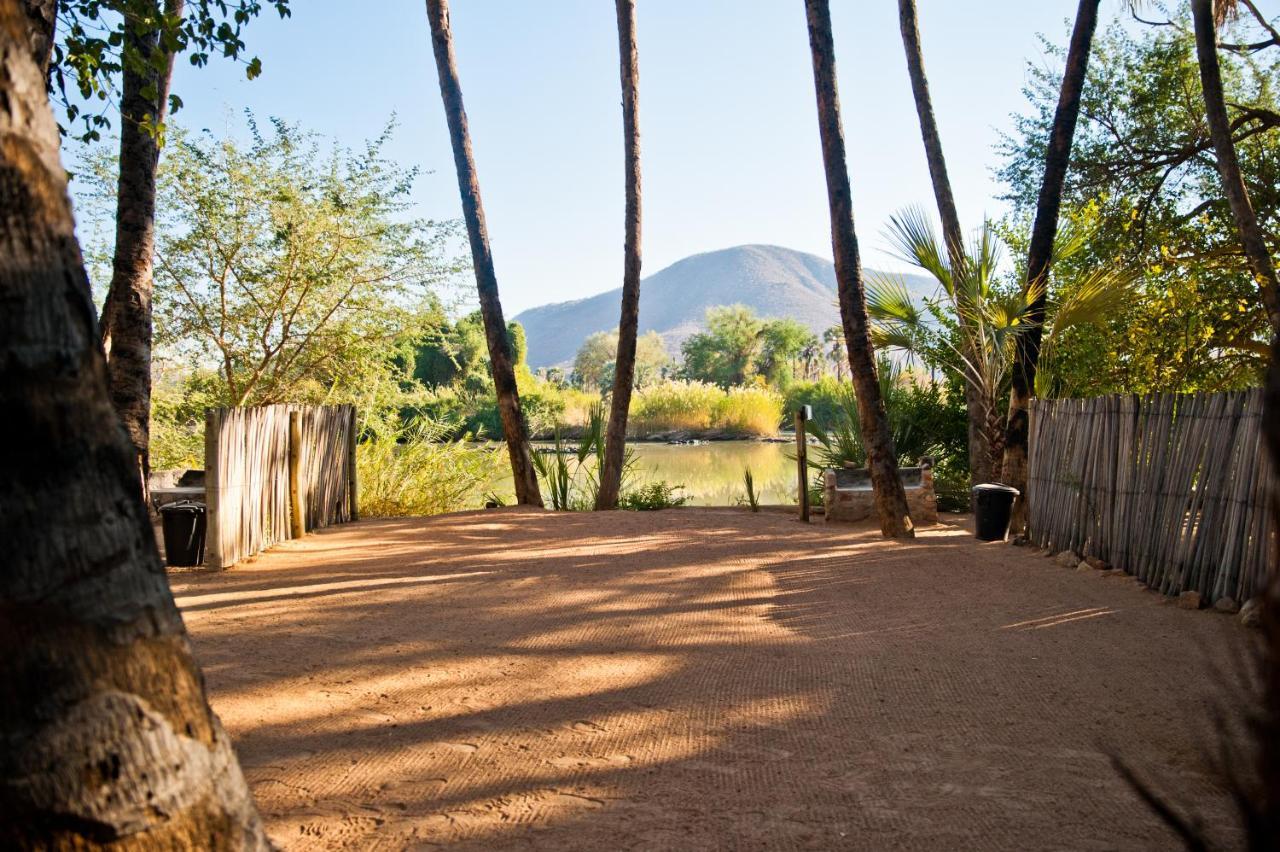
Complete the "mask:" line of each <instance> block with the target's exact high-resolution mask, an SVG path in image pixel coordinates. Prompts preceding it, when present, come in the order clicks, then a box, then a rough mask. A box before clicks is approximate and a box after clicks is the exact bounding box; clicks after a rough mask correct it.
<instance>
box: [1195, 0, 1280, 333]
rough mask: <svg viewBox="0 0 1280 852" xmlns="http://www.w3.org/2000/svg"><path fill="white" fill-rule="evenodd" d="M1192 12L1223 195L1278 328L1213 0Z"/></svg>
mask: <svg viewBox="0 0 1280 852" xmlns="http://www.w3.org/2000/svg"><path fill="white" fill-rule="evenodd" d="M1191 17H1192V20H1193V21H1194V22H1195V30H1196V55H1197V58H1198V59H1199V62H1200V85H1201V88H1202V89H1203V91H1204V106H1205V113H1206V115H1207V118H1208V123H1209V137H1210V139H1212V140H1213V151H1214V155H1215V156H1216V157H1217V159H1218V175H1219V177H1220V178H1221V179H1222V193H1223V195H1225V196H1226V197H1227V203H1228V204H1229V205H1230V207H1231V215H1232V216H1233V217H1234V218H1235V220H1236V229H1237V230H1238V231H1239V232H1240V247H1241V248H1242V249H1244V255H1245V258H1246V259H1247V260H1248V263H1249V270H1250V271H1251V272H1252V273H1253V277H1254V280H1255V281H1256V282H1257V284H1258V289H1260V290H1261V291H1262V303H1263V305H1264V306H1265V307H1266V309H1267V319H1268V320H1269V321H1270V322H1271V329H1272V331H1273V332H1280V287H1278V285H1277V281H1276V269H1275V265H1274V264H1273V263H1272V261H1271V254H1270V252H1269V251H1268V250H1267V243H1266V240H1265V239H1264V238H1263V235H1262V228H1261V227H1259V225H1258V216H1257V214H1256V213H1254V211H1253V202H1252V201H1250V199H1249V190H1248V189H1247V188H1246V187H1245V185H1244V178H1243V177H1242V176H1241V174H1240V161H1239V159H1238V158H1237V157H1236V148H1235V144H1234V143H1233V142H1232V141H1231V121H1230V119H1229V118H1228V117H1227V102H1226V97H1225V95H1224V94H1223V92H1222V72H1221V70H1220V69H1219V67H1218V47H1217V44H1218V42H1217V36H1218V33H1217V29H1216V28H1215V26H1214V14H1213V3H1212V2H1211V0H1191Z"/></svg>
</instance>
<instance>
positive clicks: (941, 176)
mask: <svg viewBox="0 0 1280 852" xmlns="http://www.w3.org/2000/svg"><path fill="white" fill-rule="evenodd" d="M898 28H899V29H900V30H901V32H902V46H903V49H904V50H905V52H906V55H907V75H908V76H909V77H910V78H911V93H912V95H913V96H914V98H915V102H916V115H917V116H918V117H919V119H920V138H921V141H923V143H924V155H925V160H926V161H927V162H928V164H929V178H930V179H931V181H932V182H933V197H934V200H935V201H936V202H937V205H938V218H939V219H940V220H941V221H942V237H943V240H944V241H945V243H946V247H947V257H948V258H949V260H950V262H951V268H952V269H959V268H960V266H961V265H962V264H963V263H964V259H965V249H964V234H963V232H962V231H961V230H960V215H959V214H958V213H957V212H956V200H955V196H953V195H952V193H951V179H950V178H949V177H948V176H947V161H946V158H945V157H943V155H942V138H941V137H940V136H939V134H938V122H937V120H936V119H935V118H934V115H933V99H932V98H931V97H930V95H929V78H928V77H927V76H925V73H924V53H923V51H922V50H921V48H920V24H919V20H918V16H917V13H916V4H915V0H898ZM964 387H965V408H966V410H967V412H968V416H969V418H968V419H969V485H970V486H973V485H976V484H977V483H979V482H989V481H990V480H992V479H994V478H995V471H996V467H998V465H997V466H993V465H991V464H990V461H989V460H990V459H991V457H992V453H991V446H992V445H991V442H990V441H989V440H988V439H987V432H986V431H985V430H984V429H983V428H982V427H981V425H980V424H981V423H983V421H984V418H985V412H984V411H983V410H982V405H983V402H982V400H981V399H979V398H978V397H977V396H976V391H975V389H974V388H975V385H974V384H973V383H972V382H965V386H964Z"/></svg>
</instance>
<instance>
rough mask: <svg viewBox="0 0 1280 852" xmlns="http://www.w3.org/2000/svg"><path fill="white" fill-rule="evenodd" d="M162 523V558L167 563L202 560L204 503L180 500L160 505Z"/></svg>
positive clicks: (199, 563)
mask: <svg viewBox="0 0 1280 852" xmlns="http://www.w3.org/2000/svg"><path fill="white" fill-rule="evenodd" d="M160 523H161V526H163V527H164V555H165V562H167V563H168V564H170V565H183V566H188V565H203V564H204V531H205V524H206V518H205V506H204V504H203V503H197V502H195V501H194V500H183V501H181V502H179V503H170V504H169V505H167V506H161V507H160Z"/></svg>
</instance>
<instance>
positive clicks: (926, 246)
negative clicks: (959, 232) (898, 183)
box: [885, 205, 953, 295]
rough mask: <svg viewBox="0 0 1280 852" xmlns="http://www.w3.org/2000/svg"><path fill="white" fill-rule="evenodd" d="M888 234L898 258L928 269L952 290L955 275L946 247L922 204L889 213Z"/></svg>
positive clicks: (949, 292) (943, 284) (927, 270)
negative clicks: (892, 213) (890, 214)
mask: <svg viewBox="0 0 1280 852" xmlns="http://www.w3.org/2000/svg"><path fill="white" fill-rule="evenodd" d="M885 237H887V238H888V240H889V244H890V245H891V246H892V247H893V250H894V252H895V253H896V254H897V255H898V257H899V259H901V260H903V261H905V262H906V263H909V264H911V265H912V266H916V267H919V268H920V269H923V270H924V271H925V272H928V273H929V274H930V275H932V276H933V277H934V278H936V279H937V280H938V283H939V284H941V285H942V289H943V290H945V291H946V292H947V295H951V294H952V291H953V283H952V278H953V275H952V270H951V264H950V261H949V260H948V254H947V248H946V246H945V245H943V241H942V240H941V239H940V238H939V237H938V233H937V231H935V230H934V229H933V221H932V220H931V219H930V218H929V215H928V214H927V213H925V211H924V209H923V208H922V207H919V206H915V205H913V206H911V207H907V208H905V209H903V210H901V211H899V212H897V213H895V214H894V215H892V216H890V217H889V225H888V227H887V228H886V229H885Z"/></svg>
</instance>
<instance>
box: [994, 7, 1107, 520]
mask: <svg viewBox="0 0 1280 852" xmlns="http://www.w3.org/2000/svg"><path fill="white" fill-rule="evenodd" d="M1100 3H1101V0H1080V5H1079V7H1078V8H1077V9H1076V22H1075V27H1074V28H1073V30H1072V32H1071V46H1070V47H1069V48H1068V49H1067V64H1066V68H1065V69H1064V70H1063V73H1062V89H1061V91H1060V92H1059V94H1058V107H1057V110H1056V111H1055V112H1054V115H1053V129H1052V130H1051V131H1050V134H1049V144H1048V147H1047V148H1046V149H1045V154H1044V177H1043V179H1042V180H1041V183H1040V197H1039V199H1038V200H1037V202H1036V218H1035V223H1034V224H1033V225H1032V227H1031V245H1030V247H1029V249H1028V251H1027V280H1026V287H1027V288H1028V289H1029V290H1030V289H1031V288H1039V293H1038V294H1037V295H1036V297H1035V298H1034V299H1033V300H1032V302H1031V304H1030V306H1029V308H1028V311H1027V321H1028V322H1029V324H1030V327H1029V328H1028V330H1027V331H1026V332H1025V333H1023V334H1021V335H1019V336H1018V339H1017V343H1016V350H1015V354H1014V362H1013V382H1012V385H1013V386H1012V389H1011V390H1010V392H1009V419H1008V421H1007V423H1006V425H1005V442H1004V470H1003V475H1002V477H1001V478H1002V479H1003V480H1004V482H1005V483H1007V484H1009V485H1012V486H1013V487H1014V488H1017V489H1018V490H1019V491H1022V492H1023V494H1022V496H1021V497H1019V498H1018V500H1017V501H1016V502H1015V503H1014V508H1013V519H1012V523H1011V525H1010V530H1011V531H1013V532H1015V533H1020V532H1022V530H1023V529H1024V528H1025V527H1026V505H1027V501H1026V490H1027V451H1028V446H1027V441H1028V438H1029V437H1030V417H1029V407H1030V403H1031V397H1032V395H1033V394H1034V392H1035V386H1036V367H1037V365H1038V363H1039V361H1040V341H1041V338H1042V337H1043V334H1044V315H1045V302H1046V299H1047V296H1048V286H1047V283H1048V277H1049V267H1050V265H1051V264H1052V263H1053V242H1054V240H1055V239H1056V237H1057V235H1058V213H1059V211H1060V210H1061V207H1062V188H1063V185H1064V183H1065V182H1066V178H1067V167H1068V165H1069V164H1070V162H1071V143H1072V141H1073V140H1074V138H1075V133H1076V120H1077V119H1078V118H1079V116H1080V95H1081V93H1082V92H1083V91H1084V83H1085V75H1086V73H1087V71H1088V69H1089V52H1090V50H1091V48H1092V45H1093V33H1094V30H1096V29H1097V27H1098V6H1099V5H1100Z"/></svg>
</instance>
